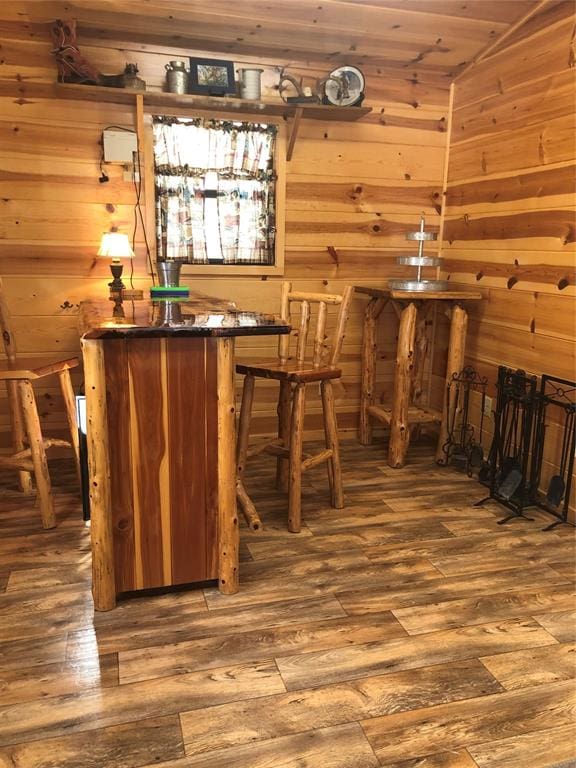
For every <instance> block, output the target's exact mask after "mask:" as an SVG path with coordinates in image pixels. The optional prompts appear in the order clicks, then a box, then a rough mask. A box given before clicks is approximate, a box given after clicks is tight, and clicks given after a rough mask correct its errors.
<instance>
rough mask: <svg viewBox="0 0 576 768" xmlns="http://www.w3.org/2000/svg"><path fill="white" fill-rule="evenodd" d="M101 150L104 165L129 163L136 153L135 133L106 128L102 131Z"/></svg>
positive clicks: (136, 141)
mask: <svg viewBox="0 0 576 768" xmlns="http://www.w3.org/2000/svg"><path fill="white" fill-rule="evenodd" d="M102 148H103V153H104V162H105V163H131V162H132V158H133V156H134V152H137V151H138V140H137V138H136V133H135V132H134V131H115V130H113V129H111V128H108V129H107V130H105V131H102Z"/></svg>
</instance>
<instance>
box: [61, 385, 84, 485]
mask: <svg viewBox="0 0 576 768" xmlns="http://www.w3.org/2000/svg"><path fill="white" fill-rule="evenodd" d="M58 378H59V379H60V389H61V391H62V397H63V398H64V408H65V410H66V419H67V420H68V427H69V429H70V442H71V444H72V450H73V451H74V459H75V462H76V474H77V475H78V480H79V482H80V483H81V482H82V478H81V474H80V437H79V435H78V422H77V420H76V402H75V397H74V390H73V388H72V378H71V377H70V371H69V370H65V371H61V372H60V373H59V374H58Z"/></svg>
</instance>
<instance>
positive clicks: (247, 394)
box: [236, 373, 255, 477]
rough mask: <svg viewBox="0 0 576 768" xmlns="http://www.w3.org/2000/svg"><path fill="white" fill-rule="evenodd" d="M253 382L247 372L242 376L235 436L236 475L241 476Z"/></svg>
mask: <svg viewBox="0 0 576 768" xmlns="http://www.w3.org/2000/svg"><path fill="white" fill-rule="evenodd" d="M254 383H255V382H254V376H251V375H250V374H249V373H247V374H246V376H244V385H243V387H242V402H241V404H240V419H239V420H238V437H237V438H236V471H237V473H238V477H242V475H243V474H244V467H245V464H246V454H247V453H248V440H249V437H250V419H251V417H252V403H253V401H254Z"/></svg>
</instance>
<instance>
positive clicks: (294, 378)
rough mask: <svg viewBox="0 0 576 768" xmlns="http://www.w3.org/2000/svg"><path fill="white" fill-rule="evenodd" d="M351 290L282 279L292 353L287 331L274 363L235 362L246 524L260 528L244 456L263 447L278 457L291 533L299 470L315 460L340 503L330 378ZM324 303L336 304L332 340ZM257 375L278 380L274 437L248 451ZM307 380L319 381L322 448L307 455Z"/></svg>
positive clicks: (335, 373)
mask: <svg viewBox="0 0 576 768" xmlns="http://www.w3.org/2000/svg"><path fill="white" fill-rule="evenodd" d="M352 294H353V288H352V287H351V286H349V287H347V288H345V290H344V293H343V295H342V296H339V295H329V294H323V293H300V292H296V291H292V284H291V283H289V282H284V283H282V299H281V317H282V320H283V321H284V322H286V323H287V324H290V323H291V319H290V309H291V306H292V304H295V303H299V304H300V324H299V330H298V334H297V338H298V344H297V349H296V358H295V359H294V358H293V357H289V347H290V336H289V335H285V336H281V337H280V340H279V344H278V358H279V359H278V362H277V363H273V364H269V363H264V364H262V365H247V364H243V363H239V364H238V365H237V366H236V371H237V373H241V374H244V376H245V378H244V389H243V392H242V405H241V408H240V420H239V425H238V442H237V449H236V456H237V473H238V474H237V497H238V501H239V504H240V507H241V509H242V511H243V513H244V515H245V517H246V520H247V522H248V525H249V526H250V527H251V528H252V529H257V528H259V527H260V526H261V523H260V519H259V517H258V513H257V512H256V509H255V507H254V504H253V503H252V500H251V499H250V498H249V496H248V494H247V493H246V489H245V487H244V483H243V473H244V467H245V464H246V459H247V457H249V456H254V455H257V454H259V453H262V452H266V453H268V454H271V455H272V456H276V457H277V474H276V480H277V486H278V488H279V489H280V490H283V491H288V529H289V530H290V531H292V532H293V533H298V532H299V531H300V526H301V517H302V515H301V498H300V496H301V488H302V473H303V472H306V470H308V469H311V468H312V467H315V466H316V465H317V464H320V463H322V462H327V465H328V480H329V484H330V496H331V503H332V506H333V507H336V508H337V509H341V508H342V507H343V506H344V495H343V491H342V473H341V468H340V453H339V445H338V427H337V424H336V413H335V410H334V394H333V391H332V381H333V380H334V379H339V378H340V376H341V375H342V371H341V370H340V368H338V365H337V364H338V360H339V358H340V353H341V351H342V343H343V341H344V329H345V326H346V321H347V319H348V313H349V308H350V302H351V300H352ZM312 304H317V305H318V318H317V323H316V332H315V335H314V342H313V347H312V356H311V360H310V361H308V362H306V353H307V341H308V330H309V325H310V309H311V305H312ZM329 305H339V311H338V317H337V321H336V329H335V332H334V336H333V339H332V343H331V344H329V343H327V342H326V320H327V314H328V306H329ZM256 378H264V379H275V380H277V381H279V382H280V394H279V398H278V438H277V439H276V440H273V441H272V442H268V443H265V444H263V445H259V446H258V447H256V448H254V449H252V450H249V449H248V437H249V429H250V417H251V412H252V402H253V398H254V384H255V379H256ZM312 382H320V392H321V397H322V411H323V419H324V432H325V436H326V448H325V449H324V450H323V451H320V453H317V454H315V455H313V456H309V455H304V454H303V450H302V441H303V435H304V409H305V400H306V385H307V384H310V383H312Z"/></svg>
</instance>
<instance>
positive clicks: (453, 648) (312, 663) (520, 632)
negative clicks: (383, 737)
mask: <svg viewBox="0 0 576 768" xmlns="http://www.w3.org/2000/svg"><path fill="white" fill-rule="evenodd" d="M551 644H556V641H555V639H554V638H553V637H552V636H551V635H549V634H548V632H546V631H545V630H543V629H542V628H541V627H540V625H539V624H537V622H535V621H533V620H531V619H530V620H526V619H516V620H511V621H505V622H501V623H498V624H483V625H479V626H473V627H462V628H459V629H450V630H447V631H445V632H430V633H429V634H427V635H415V636H411V637H407V638H404V639H402V640H391V641H390V642H388V643H386V645H382V644H381V643H366V644H364V645H357V646H350V647H348V648H338V649H335V650H331V651H317V652H313V653H308V654H296V655H293V656H284V657H281V658H277V659H276V663H277V665H278V669H279V670H280V673H281V675H282V679H283V680H284V682H285V683H286V687H287V689H288V690H291V691H293V690H298V689H300V688H305V687H306V686H310V685H326V684H328V683H334V682H339V681H342V680H354V679H356V678H359V677H363V676H366V675H374V674H378V673H379V672H380V673H381V672H382V670H383V669H385V670H386V671H387V672H393V671H398V670H401V669H416V668H417V667H427V666H430V665H432V664H444V663H447V662H451V661H458V660H462V659H471V658H476V657H478V656H486V655H493V654H495V653H506V652H508V651H513V650H521V649H523V648H535V647H538V646H541V645H551Z"/></svg>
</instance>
